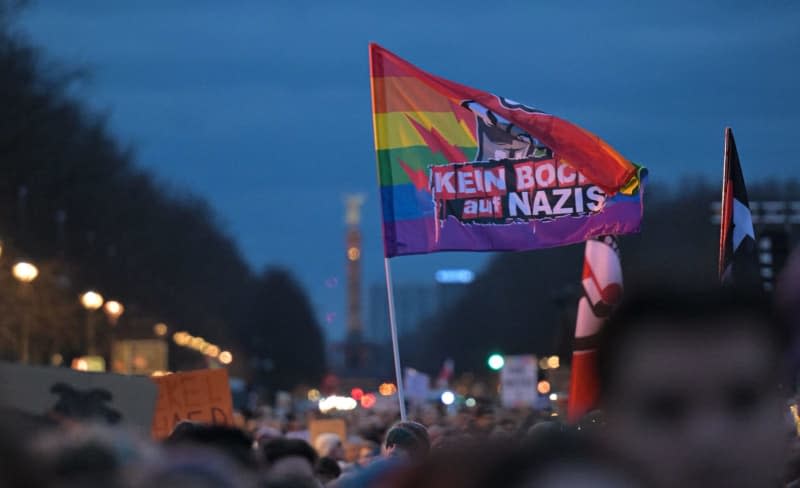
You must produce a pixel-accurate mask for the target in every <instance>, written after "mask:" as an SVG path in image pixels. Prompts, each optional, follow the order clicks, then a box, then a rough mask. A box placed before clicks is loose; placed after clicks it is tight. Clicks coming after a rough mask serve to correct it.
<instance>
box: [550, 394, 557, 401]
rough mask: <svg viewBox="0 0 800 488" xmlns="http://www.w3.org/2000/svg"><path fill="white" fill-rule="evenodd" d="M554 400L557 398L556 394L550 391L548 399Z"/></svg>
mask: <svg viewBox="0 0 800 488" xmlns="http://www.w3.org/2000/svg"><path fill="white" fill-rule="evenodd" d="M556 400H558V394H557V393H551V394H550V401H551V402H554V401H556Z"/></svg>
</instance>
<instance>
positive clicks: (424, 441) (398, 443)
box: [383, 421, 431, 460]
mask: <svg viewBox="0 0 800 488" xmlns="http://www.w3.org/2000/svg"><path fill="white" fill-rule="evenodd" d="M383 447H384V452H385V454H386V455H387V456H398V455H399V456H407V457H408V458H410V459H413V460H419V459H422V458H424V457H425V456H427V455H428V452H429V451H430V449H431V441H430V437H429V436H428V429H426V428H425V426H424V425H422V424H420V423H418V422H410V421H407V422H399V423H397V424H395V425H394V426H393V427H392V428H391V429H389V432H387V433H386V440H385V441H384V443H383Z"/></svg>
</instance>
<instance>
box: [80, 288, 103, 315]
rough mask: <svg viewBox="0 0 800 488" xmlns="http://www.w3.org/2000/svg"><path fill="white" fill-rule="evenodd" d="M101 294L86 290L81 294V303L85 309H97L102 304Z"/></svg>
mask: <svg viewBox="0 0 800 488" xmlns="http://www.w3.org/2000/svg"><path fill="white" fill-rule="evenodd" d="M103 301H104V300H103V295H101V294H99V293H97V292H96V291H91V290H89V291H87V292H86V293H84V294H83V295H81V304H82V305H83V308H85V309H86V310H97V309H98V308H100V307H102V306H103Z"/></svg>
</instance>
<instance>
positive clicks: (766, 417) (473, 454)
mask: <svg viewBox="0 0 800 488" xmlns="http://www.w3.org/2000/svg"><path fill="white" fill-rule="evenodd" d="M798 289H800V288H798ZM798 296H800V295H798V293H797V290H795V291H792V292H789V293H787V292H780V293H778V294H777V295H776V297H777V303H778V304H779V306H774V303H776V300H772V299H770V300H765V299H764V297H760V296H755V295H753V294H742V293H737V292H735V291H731V290H694V291H691V292H688V291H687V290H683V291H678V292H676V291H674V290H663V289H662V290H654V291H652V292H638V293H633V294H631V296H630V297H629V299H628V300H627V301H626V302H624V303H623V305H622V306H621V307H620V308H619V309H618V310H617V311H616V313H615V314H614V315H613V316H612V318H611V319H610V320H609V322H608V323H607V324H606V325H605V327H604V329H603V332H602V334H601V336H600V339H599V343H598V356H597V362H596V369H597V376H598V378H599V384H600V400H599V405H598V409H597V410H595V411H592V412H590V414H588V415H587V416H586V417H584V419H583V420H582V421H580V422H578V423H576V424H567V423H564V422H562V421H561V417H555V416H552V415H551V414H550V413H546V414H544V413H541V412H534V411H521V410H513V411H511V410H503V409H501V408H499V407H497V406H496V405H493V404H491V403H487V404H482V405H478V406H477V407H474V408H462V409H460V410H457V411H444V410H440V409H436V408H426V409H412V411H411V417H412V418H413V419H414V420H412V421H399V419H397V418H396V415H395V414H394V413H391V412H376V411H373V410H371V411H367V410H363V409H362V410H358V411H355V412H351V413H348V414H346V415H344V416H343V417H340V418H343V420H344V422H345V423H346V432H347V435H346V436H345V437H344V438H343V437H342V436H341V435H339V434H335V433H331V432H327V433H322V434H319V435H316V436H315V437H314V438H310V434H309V429H308V425H307V424H306V419H305V418H304V417H302V416H300V415H295V414H292V413H288V414H286V413H284V414H278V413H277V412H275V411H272V410H270V409H269V408H266V407H265V408H263V409H261V410H259V411H257V412H255V413H254V414H253V415H252V416H251V417H250V418H249V419H247V420H246V421H242V422H240V425H237V426H235V427H234V426H215V425H204V424H199V423H193V422H188V421H183V422H181V423H179V424H178V425H177V426H176V427H175V429H174V430H173V432H172V433H171V435H170V436H169V437H168V438H167V439H164V440H162V441H158V442H156V441H153V440H151V439H147V438H146V437H143V436H141V435H139V434H137V433H134V432H132V431H129V430H126V429H125V428H123V427H119V426H110V425H103V424H100V423H95V422H90V421H87V419H73V418H68V417H64V416H60V417H59V418H58V419H57V420H56V419H55V418H54V417H52V416H48V415H43V416H31V415H23V414H21V413H19V412H11V411H8V412H4V413H3V415H1V416H0V418H1V419H2V423H1V424H0V429H1V433H2V435H0V486H8V487H79V486H80V487H82V486H109V487H117V486H119V487H131V488H139V487H141V488H152V487H156V486H157V487H231V488H238V487H275V488H278V487H286V488H290V487H298V488H300V487H321V486H332V487H342V488H348V487H384V486H385V487H396V488H406V487H423V488H424V487H443V486H460V487H468V488H469V487H475V488H477V487H494V486H503V487H728V488H730V487H734V488H735V487H781V486H800V482H798V481H797V480H798V479H800V440H798V428H797V423H796V418H795V417H793V416H792V414H791V408H790V407H792V404H793V403H794V402H793V398H794V397H793V395H794V392H795V386H796V385H795V376H796V374H795V372H796V371H797V367H796V366H797V364H796V363H797V361H796V359H797V357H798V354H797V353H798V348H797V347H796V346H797V345H798V342H797V341H796V340H795V336H794V335H793V334H792V330H793V329H795V328H796V326H797V325H798V323H797V322H798V321H797V318H796V317H798V316H800V310H798V308H797V307H798V306H800V302H798V300H796V297H798ZM795 411H796V407H795Z"/></svg>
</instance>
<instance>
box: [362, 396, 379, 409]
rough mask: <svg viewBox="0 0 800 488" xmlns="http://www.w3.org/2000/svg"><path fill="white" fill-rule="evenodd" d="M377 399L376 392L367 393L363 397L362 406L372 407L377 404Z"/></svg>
mask: <svg viewBox="0 0 800 488" xmlns="http://www.w3.org/2000/svg"><path fill="white" fill-rule="evenodd" d="M376 401H377V400H376V398H375V394H374V393H367V394H365V395H364V396H362V397H361V406H362V407H364V408H372V407H374V406H375V402H376Z"/></svg>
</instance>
